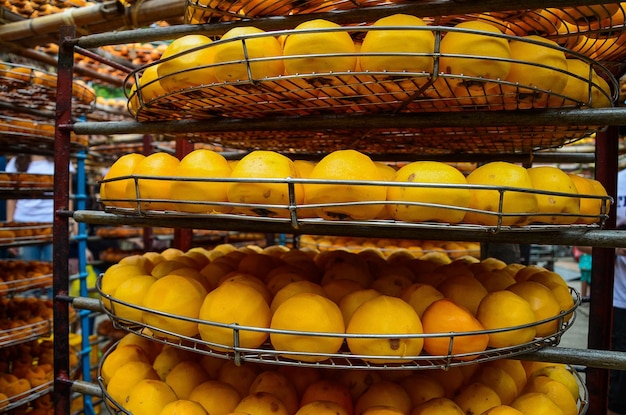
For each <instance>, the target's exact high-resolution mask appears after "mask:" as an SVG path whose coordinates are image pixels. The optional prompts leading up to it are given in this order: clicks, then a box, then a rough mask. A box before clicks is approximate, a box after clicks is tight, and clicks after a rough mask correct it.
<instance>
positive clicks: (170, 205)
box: [101, 175, 612, 232]
mask: <svg viewBox="0 0 626 415" xmlns="http://www.w3.org/2000/svg"><path fill="white" fill-rule="evenodd" d="M142 180H145V181H146V182H147V183H152V184H153V185H154V184H157V183H158V182H159V181H162V182H166V181H167V182H169V183H173V185H174V186H175V185H176V182H177V181H180V182H181V183H182V182H183V181H193V182H207V183H211V182H214V183H218V182H226V183H254V184H280V185H284V188H285V194H286V197H285V203H284V204H264V203H255V204H251V203H240V202H230V201H223V202H220V201H206V200H205V201H201V200H172V199H167V198H163V199H154V198H145V197H143V196H142V193H141V188H140V187H141V186H140V185H139V184H140V182H141V181H142ZM115 181H125V182H126V183H128V184H130V185H131V186H133V184H134V190H135V191H134V194H135V195H136V197H134V198H124V199H112V198H111V199H107V198H104V199H102V200H101V202H102V203H103V204H104V205H105V206H107V207H106V210H107V211H108V212H111V213H115V214H119V215H127V216H143V217H157V218H158V217H163V218H165V217H167V218H170V219H171V218H190V219H196V220H202V219H204V218H208V219H211V218H212V219H215V220H220V219H226V218H228V219H232V220H235V221H236V220H241V221H263V222H266V223H267V222H275V223H276V224H285V223H286V224H290V225H291V227H292V228H293V230H294V231H297V230H298V229H300V228H301V227H302V225H303V224H307V223H320V222H321V223H326V224H332V223H333V222H334V221H333V220H328V218H327V219H324V220H322V219H320V217H311V216H312V213H313V212H315V211H316V209H333V208H337V207H358V206H362V207H365V206H393V205H410V206H415V207H429V208H437V209H442V211H446V210H449V211H464V212H466V214H467V213H468V212H472V213H478V214H480V215H481V216H484V217H485V218H489V219H488V222H485V223H490V224H489V225H479V224H476V223H468V222H461V223H455V224H450V223H437V222H423V223H410V222H403V221H397V220H385V219H372V220H369V221H358V220H353V219H352V218H350V217H349V216H343V217H342V216H340V215H335V219H337V221H342V222H350V223H353V224H360V225H362V226H385V227H394V226H397V227H398V228H400V227H406V226H410V227H415V228H420V227H426V228H430V229H433V228H446V229H448V230H450V229H457V230H475V231H476V230H480V231H487V232H498V231H501V230H504V229H506V230H510V229H515V228H518V229H525V230H528V231H532V230H541V229H543V230H546V229H550V228H554V229H560V228H563V227H564V226H567V227H571V226H589V227H598V226H599V227H602V226H603V225H604V222H605V221H606V219H607V218H608V205H609V204H610V203H612V198H611V197H609V196H598V195H586V194H571V193H559V192H554V191H542V190H535V189H525V188H516V187H506V186H487V185H469V184H467V185H461V184H459V185H453V184H434V183H414V182H385V181H366V180H363V181H359V180H313V179H299V178H285V179H270V178H255V179H243V178H207V179H205V178H181V177H175V176H143V175H130V176H122V177H117V178H113V179H106V180H102V181H101V183H112V182H115ZM296 184H298V185H300V184H301V185H306V184H332V185H349V186H355V187H358V186H406V187H411V188H424V189H470V190H480V191H486V190H487V191H492V192H496V193H497V194H498V202H497V205H498V206H497V208H496V209H495V210H494V211H488V210H478V209H473V208H468V207H459V206H453V205H443V204H431V203H423V202H414V201H404V200H402V201H401V200H371V201H353V202H340V201H337V202H332V203H316V204H303V203H297V202H296V200H297V198H296V195H295V192H296V190H295V185H296ZM515 193H526V194H535V195H549V196H553V197H574V198H580V200H598V201H599V203H600V206H601V207H600V211H599V212H598V213H597V214H573V213H563V212H554V213H546V212H533V213H528V212H521V211H520V212H512V211H507V212H505V211H504V210H503V206H504V200H505V198H506V197H508V196H507V195H510V194H515ZM120 203H123V204H124V207H119V206H120V205H119V204H120ZM182 205H195V206H206V208H204V209H206V213H185V212H182V211H177V210H176V209H177V206H182ZM155 207H158V208H159V209H162V210H155V209H154V208H155ZM224 209H227V210H231V209H234V210H239V211H240V212H245V213H218V211H221V212H224V211H225V210H224ZM227 210H226V211H227ZM212 211H213V213H210V212H212ZM313 216H315V215H313ZM547 217H553V218H557V222H558V219H561V220H562V221H561V223H563V224H561V225H559V224H555V223H549V222H545V221H543V222H544V223H541V222H542V218H543V219H546V218H547ZM513 219H515V220H514V221H513ZM577 219H585V220H587V222H592V223H589V224H581V225H578V224H574V222H576V221H577ZM565 223H567V224H566V225H564V224H565Z"/></svg>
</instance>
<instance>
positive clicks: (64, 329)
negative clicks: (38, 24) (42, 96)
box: [52, 26, 75, 415]
mask: <svg viewBox="0 0 626 415" xmlns="http://www.w3.org/2000/svg"><path fill="white" fill-rule="evenodd" d="M74 37H75V28H74V27H69V26H62V27H61V29H60V40H59V61H58V62H59V63H58V73H57V76H58V79H57V95H56V111H55V117H56V129H55V137H54V212H55V215H54V223H53V225H52V226H53V228H52V232H53V233H52V243H53V252H54V258H53V271H52V272H53V278H52V291H53V295H54V312H53V318H54V413H55V414H57V415H65V414H69V413H70V399H71V380H70V361H69V356H70V347H69V331H70V322H69V307H70V304H69V303H68V301H67V297H68V290H69V263H68V258H69V236H70V235H69V234H70V232H69V216H68V214H67V212H68V211H69V206H70V171H69V163H70V129H71V127H70V125H71V122H72V77H73V70H74V50H73V44H72V43H71V42H68V41H67V40H68V39H73V38H74Z"/></svg>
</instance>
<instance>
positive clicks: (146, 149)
mask: <svg viewBox="0 0 626 415" xmlns="http://www.w3.org/2000/svg"><path fill="white" fill-rule="evenodd" d="M142 146H143V155H144V156H149V155H150V154H152V136H150V135H144V136H143V140H142ZM152 235H153V231H152V228H143V233H142V239H143V249H144V251H146V252H148V251H152V246H153V244H154V241H153V239H152Z"/></svg>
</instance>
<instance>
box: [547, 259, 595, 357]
mask: <svg viewBox="0 0 626 415" xmlns="http://www.w3.org/2000/svg"><path fill="white" fill-rule="evenodd" d="M554 271H555V272H557V273H559V275H561V276H562V277H563V278H564V279H565V280H566V281H567V284H568V285H569V286H571V287H572V288H574V289H576V290H577V291H578V292H579V293H580V272H579V271H578V264H577V263H576V262H574V261H573V260H572V259H570V258H565V259H560V260H558V261H557V262H556V263H555V265H554ZM588 328H589V303H582V304H581V305H580V306H579V307H578V309H577V310H576V321H575V322H574V324H573V325H572V327H570V328H569V329H568V330H567V331H566V332H565V333H564V334H563V336H562V337H561V342H560V343H559V346H561V347H572V348H579V349H586V348H587V332H588Z"/></svg>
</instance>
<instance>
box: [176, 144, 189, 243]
mask: <svg viewBox="0 0 626 415" xmlns="http://www.w3.org/2000/svg"><path fill="white" fill-rule="evenodd" d="M192 151H193V143H192V142H191V141H189V140H185V139H183V138H179V139H177V140H176V157H178V159H179V160H182V158H183V157H185V156H186V155H187V154H189V153H190V152H192ZM174 186H176V184H174ZM192 240H193V230H192V229H182V228H175V229H174V247H175V248H178V249H180V250H182V251H183V252H187V251H188V250H189V249H191V243H192Z"/></svg>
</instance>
